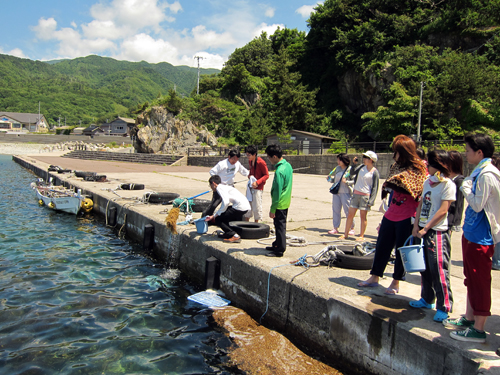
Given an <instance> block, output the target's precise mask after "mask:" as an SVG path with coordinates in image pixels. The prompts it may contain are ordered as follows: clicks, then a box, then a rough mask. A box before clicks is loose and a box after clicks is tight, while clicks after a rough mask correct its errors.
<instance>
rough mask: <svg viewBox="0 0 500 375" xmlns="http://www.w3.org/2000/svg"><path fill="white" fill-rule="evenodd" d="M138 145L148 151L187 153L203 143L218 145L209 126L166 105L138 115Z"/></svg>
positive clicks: (138, 148)
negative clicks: (184, 116)
mask: <svg viewBox="0 0 500 375" xmlns="http://www.w3.org/2000/svg"><path fill="white" fill-rule="evenodd" d="M132 136H133V138H132V139H134V148H135V149H136V151H137V152H140V153H148V154H156V153H163V154H183V153H186V152H187V148H188V147H198V146H201V144H202V143H204V144H207V145H208V146H216V145H217V138H215V136H214V135H213V134H212V133H210V132H209V131H208V130H207V128H206V127H204V126H199V125H198V124H196V123H194V122H192V121H184V120H180V119H178V118H176V117H175V116H174V115H173V114H172V113H170V112H168V111H167V110H166V109H165V108H163V107H153V108H152V109H151V111H149V112H148V113H147V114H143V115H142V116H139V117H138V125H137V126H136V127H135V128H134V131H133V132H132Z"/></svg>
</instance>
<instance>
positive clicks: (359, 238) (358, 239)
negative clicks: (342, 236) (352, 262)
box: [356, 237, 365, 242]
mask: <svg viewBox="0 0 500 375" xmlns="http://www.w3.org/2000/svg"><path fill="white" fill-rule="evenodd" d="M364 240H365V238H364V237H357V238H356V241H358V242H361V241H364Z"/></svg>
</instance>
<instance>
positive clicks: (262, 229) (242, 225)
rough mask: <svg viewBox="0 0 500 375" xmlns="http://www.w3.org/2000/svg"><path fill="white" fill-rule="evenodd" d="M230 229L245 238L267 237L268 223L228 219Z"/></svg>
mask: <svg viewBox="0 0 500 375" xmlns="http://www.w3.org/2000/svg"><path fill="white" fill-rule="evenodd" d="M229 226H230V227H231V229H232V230H234V231H235V232H236V233H238V234H239V235H240V237H241V238H243V239H247V240H250V239H252V240H257V239H259V238H267V237H269V225H267V224H262V223H251V222H250V221H230V222H229Z"/></svg>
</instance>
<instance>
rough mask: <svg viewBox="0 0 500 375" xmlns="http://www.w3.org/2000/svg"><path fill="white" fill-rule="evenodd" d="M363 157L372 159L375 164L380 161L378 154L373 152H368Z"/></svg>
mask: <svg viewBox="0 0 500 375" xmlns="http://www.w3.org/2000/svg"><path fill="white" fill-rule="evenodd" d="M363 156H366V157H367V158H370V159H372V160H373V162H374V163H375V162H376V161H377V160H378V156H377V154H376V153H374V152H373V151H366V152H364V153H363Z"/></svg>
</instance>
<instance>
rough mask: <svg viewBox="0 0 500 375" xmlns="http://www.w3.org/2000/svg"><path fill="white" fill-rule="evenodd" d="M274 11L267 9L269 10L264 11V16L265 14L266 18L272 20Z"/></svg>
mask: <svg viewBox="0 0 500 375" xmlns="http://www.w3.org/2000/svg"><path fill="white" fill-rule="evenodd" d="M275 11H276V9H274V8H271V7H269V8H267V9H266V11H265V12H264V14H265V16H266V17H269V18H273V17H274V12H275Z"/></svg>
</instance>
